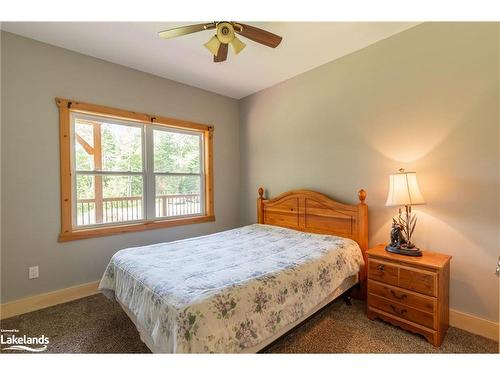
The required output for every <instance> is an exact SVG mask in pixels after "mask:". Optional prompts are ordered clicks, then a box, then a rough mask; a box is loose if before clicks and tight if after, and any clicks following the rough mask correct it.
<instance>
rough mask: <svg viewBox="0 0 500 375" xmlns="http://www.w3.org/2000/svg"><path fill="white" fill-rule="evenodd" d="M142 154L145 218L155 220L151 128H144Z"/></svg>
mask: <svg viewBox="0 0 500 375" xmlns="http://www.w3.org/2000/svg"><path fill="white" fill-rule="evenodd" d="M144 140H145V142H144V153H145V158H144V160H145V166H144V170H145V172H146V173H145V174H146V175H145V179H144V181H145V204H146V207H145V208H146V209H145V218H146V219H148V220H153V219H154V218H155V194H156V191H155V190H156V189H155V174H154V152H153V149H154V140H153V129H152V127H151V126H147V125H146V126H144Z"/></svg>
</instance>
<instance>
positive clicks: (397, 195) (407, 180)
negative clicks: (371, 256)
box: [385, 168, 425, 257]
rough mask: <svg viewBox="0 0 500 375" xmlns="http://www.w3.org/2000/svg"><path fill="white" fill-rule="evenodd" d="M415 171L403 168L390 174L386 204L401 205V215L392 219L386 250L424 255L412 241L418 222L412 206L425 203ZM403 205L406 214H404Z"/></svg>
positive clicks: (411, 254)
mask: <svg viewBox="0 0 500 375" xmlns="http://www.w3.org/2000/svg"><path fill="white" fill-rule="evenodd" d="M424 203H425V201H424V197H423V196H422V193H421V192H420V189H419V187H418V182H417V174H416V173H415V172H406V171H405V170H404V169H403V168H401V169H400V170H399V171H398V173H395V174H391V175H390V176H389V193H388V194H387V202H386V203H385V205H386V206H399V215H398V217H397V218H393V219H392V230H391V243H390V244H389V245H387V246H386V247H385V249H386V251H389V252H391V253H396V254H403V255H410V256H417V257H418V256H422V252H421V251H420V249H419V248H418V247H416V246H415V244H414V243H413V242H412V241H411V236H412V234H413V231H414V230H415V226H416V224H417V216H416V215H414V214H412V212H411V206H413V205H416V204H424ZM402 206H404V207H405V211H406V214H405V215H404V216H403V214H402V210H401V208H402Z"/></svg>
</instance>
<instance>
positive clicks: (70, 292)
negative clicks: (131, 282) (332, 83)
mask: <svg viewBox="0 0 500 375" xmlns="http://www.w3.org/2000/svg"><path fill="white" fill-rule="evenodd" d="M98 286H99V281H93V282H91V283H87V284H80V285H76V286H73V287H70V288H65V289H59V290H55V291H53V292H49V293H43V294H38V295H36V296H31V297H26V298H22V299H18V300H15V301H12V302H7V303H4V304H2V305H0V319H7V318H10V317H12V316H16V315H21V314H25V313H28V312H31V311H35V310H40V309H44V308H46V307H50V306H54V305H59V304H60V303H65V302H69V301H73V300H76V299H79V298H84V297H88V296H91V295H93V294H97V293H98V291H97V287H98Z"/></svg>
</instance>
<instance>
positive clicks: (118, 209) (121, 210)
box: [76, 194, 201, 226]
mask: <svg viewBox="0 0 500 375" xmlns="http://www.w3.org/2000/svg"><path fill="white" fill-rule="evenodd" d="M76 205H77V217H76V219H77V225H79V226H80V225H93V224H99V223H103V224H107V223H117V222H123V221H136V220H142V219H143V218H144V217H143V201H142V197H114V198H103V199H102V209H101V210H99V209H98V210H96V200H95V199H93V198H91V199H78V200H77V202H76ZM97 208H99V207H97ZM155 213H156V217H159V218H161V217H174V216H186V215H195V214H199V213H201V205H200V195H199V194H177V195H158V196H156V199H155Z"/></svg>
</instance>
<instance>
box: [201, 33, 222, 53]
mask: <svg viewBox="0 0 500 375" xmlns="http://www.w3.org/2000/svg"><path fill="white" fill-rule="evenodd" d="M220 45H221V43H220V41H219V39H218V38H217V35H214V36H213V37H212V38H211V39H210V40H209V41H208V42H206V43H205V44H204V46H205V47H206V48H207V49H208V50H209V51H210V52H211V53H212V55H214V56H217V52H219V47H220Z"/></svg>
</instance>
